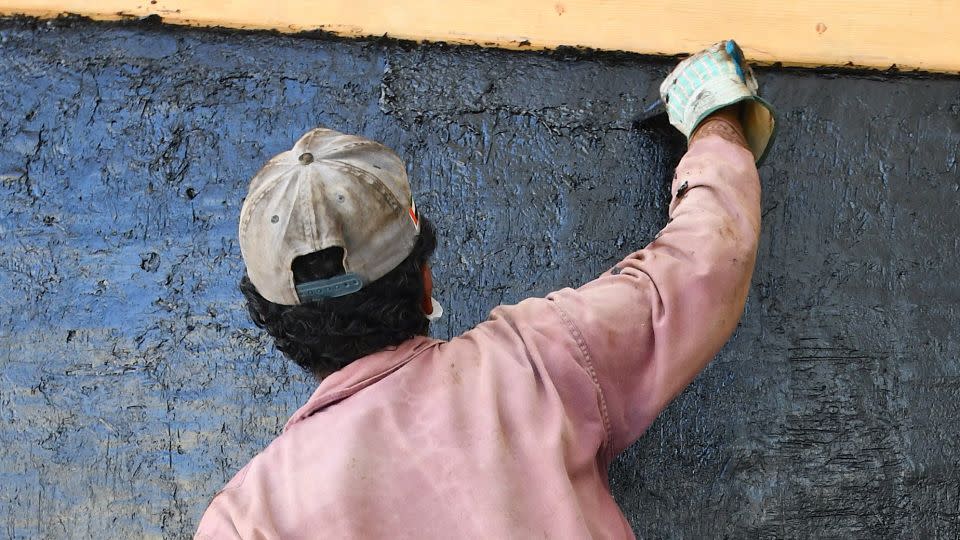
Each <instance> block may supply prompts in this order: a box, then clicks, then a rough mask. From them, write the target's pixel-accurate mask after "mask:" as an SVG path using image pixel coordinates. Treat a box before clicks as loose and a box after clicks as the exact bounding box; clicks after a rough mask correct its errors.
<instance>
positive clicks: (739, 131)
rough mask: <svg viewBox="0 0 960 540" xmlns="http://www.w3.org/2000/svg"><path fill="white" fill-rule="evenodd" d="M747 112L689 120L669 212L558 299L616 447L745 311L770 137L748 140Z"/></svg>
mask: <svg viewBox="0 0 960 540" xmlns="http://www.w3.org/2000/svg"><path fill="white" fill-rule="evenodd" d="M691 60H694V59H691ZM688 62H689V61H688ZM681 67H683V64H681ZM678 69H680V68H678ZM747 69H749V68H747ZM675 73H676V72H675ZM751 77H752V75H751ZM670 80H671V79H669V78H668V79H667V83H669V82H670ZM667 83H665V84H667ZM681 84H683V83H681ZM693 97H694V98H695V97H696V96H695V93H694V96H693ZM675 101H676V100H675ZM701 101H702V100H701ZM747 109H748V107H746V106H745V105H744V104H743V103H740V102H735V104H733V105H729V104H728V105H727V106H726V107H723V108H720V109H714V110H708V111H706V112H705V113H704V115H703V116H702V117H700V118H696V119H695V120H696V121H695V122H691V124H690V126H689V131H685V134H686V135H688V137H689V150H688V152H687V154H686V155H685V156H684V158H683V159H682V160H681V162H680V165H679V166H678V168H677V172H676V176H675V178H674V180H673V186H672V189H673V193H674V196H673V199H672V202H671V204H670V212H669V215H670V218H669V220H668V224H667V226H666V227H664V228H663V230H662V231H661V232H660V234H658V235H657V237H656V239H655V240H654V241H653V242H651V243H650V244H649V245H648V246H647V247H645V248H644V249H642V250H640V251H637V252H635V253H632V254H630V255H628V256H627V257H626V258H624V259H623V260H622V261H621V262H620V263H618V264H617V265H616V266H615V267H614V268H613V269H611V270H610V271H608V272H606V273H604V274H603V275H601V276H600V277H599V278H598V279H596V280H594V281H591V282H590V283H588V284H586V285H584V286H583V287H581V288H579V289H577V290H570V289H567V290H563V291H559V292H557V293H554V294H553V295H551V297H550V298H551V299H552V300H554V301H555V303H556V306H557V307H558V308H559V309H560V310H561V312H562V313H563V315H564V317H565V318H566V319H567V320H569V321H570V323H571V324H570V326H571V327H572V331H573V332H574V333H576V334H579V337H578V341H579V342H581V343H582V344H583V346H582V348H581V349H582V355H583V359H582V362H583V363H584V365H585V367H586V368H587V369H588V370H590V371H592V373H593V375H594V378H595V379H596V381H597V384H598V385H599V389H600V393H601V399H602V407H603V409H604V413H605V415H606V416H607V418H606V420H607V423H608V426H609V430H610V437H611V445H610V446H611V455H612V454H613V453H614V452H617V451H620V450H622V449H623V448H625V447H626V446H627V445H629V444H630V443H632V442H633V441H634V440H635V439H636V438H637V437H639V436H640V435H641V434H642V433H643V431H644V430H645V429H646V428H647V427H648V426H649V425H650V423H651V422H652V421H653V420H654V418H656V416H657V415H658V414H659V413H660V411H661V410H663V408H664V407H666V405H667V404H668V403H669V402H670V401H671V400H672V399H673V398H674V397H675V396H676V395H677V394H678V393H679V392H680V391H681V390H682V389H683V388H684V387H685V386H686V385H687V384H689V383H690V381H691V380H692V379H693V378H694V377H695V376H696V375H697V374H698V373H699V372H700V371H701V370H702V369H703V368H704V367H705V366H706V365H707V363H708V362H709V361H710V360H711V359H712V358H713V357H714V356H715V355H716V353H717V352H718V351H719V350H720V348H721V347H722V346H723V344H724V342H725V341H726V340H727V339H728V338H729V337H730V335H731V333H732V332H733V330H734V329H735V327H736V325H737V321H738V320H739V318H740V315H741V314H742V312H743V307H744V303H745V302H746V298H747V293H748V291H749V287H750V278H751V275H752V273H753V266H754V261H755V257H756V251H757V242H758V239H759V234H760V181H759V177H758V174H757V169H756V166H755V164H754V160H755V157H757V156H759V155H762V154H763V150H764V149H765V147H766V142H767V141H769V135H770V133H767V134H766V136H765V138H764V139H763V140H764V144H763V147H762V148H760V149H759V151H758V150H757V148H755V147H752V146H751V144H750V140H751V136H753V138H754V139H757V138H758V137H760V136H762V134H761V135H758V134H756V133H753V134H751V133H749V126H748V129H747V132H746V133H745V130H744V124H747V123H748V121H746V120H744V117H745V116H746V115H749V114H752V113H750V112H749V111H748V110H747ZM671 119H673V113H671ZM770 125H771V126H772V119H771V124H770ZM754 127H755V126H754ZM681 129H682V128H681Z"/></svg>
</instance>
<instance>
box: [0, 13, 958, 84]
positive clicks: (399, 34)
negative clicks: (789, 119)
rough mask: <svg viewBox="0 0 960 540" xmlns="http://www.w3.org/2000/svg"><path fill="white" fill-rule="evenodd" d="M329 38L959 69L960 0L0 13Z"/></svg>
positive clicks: (944, 69)
mask: <svg viewBox="0 0 960 540" xmlns="http://www.w3.org/2000/svg"><path fill="white" fill-rule="evenodd" d="M67 13H71V14H78V15H83V16H87V17H90V18H93V19H98V20H116V19H122V18H128V17H145V16H147V15H159V16H160V17H162V18H163V20H164V21H165V22H167V23H172V24H183V25H191V26H219V27H227V28H238V29H270V30H278V31H281V32H301V31H307V30H325V31H328V32H331V33H334V34H338V35H342V36H351V37H360V36H381V35H387V36H390V37H395V38H401V39H412V40H429V41H445V42H452V43H470V44H478V45H482V46H490V47H503V48H511V49H521V48H531V49H549V48H555V47H559V46H574V47H590V48H594V49H601V50H618V51H630V52H636V53H642V54H667V55H673V54H683V53H690V52H694V51H697V50H699V49H702V48H703V47H705V46H707V45H709V44H710V43H713V42H715V41H718V40H721V39H726V38H730V37H733V38H736V39H737V41H738V42H739V43H740V44H741V46H742V47H743V49H744V51H745V53H746V54H747V56H748V58H750V59H751V60H752V61H755V62H758V63H773V62H781V63H783V64H784V65H792V66H853V67H868V68H881V69H886V68H889V67H891V66H897V67H898V68H900V69H902V70H912V69H919V70H924V71H937V72H947V73H960V30H958V27H960V0H909V1H902V0H900V1H892V0H886V1H883V0H881V1H876V0H871V1H867V0H846V1H843V0H840V1H837V0H805V1H801V0H785V1H783V2H776V3H771V2H760V1H748V0H715V1H712V2H711V1H708V0H656V1H646V2H642V1H629V0H484V1H476V0H474V1H468V0H449V1H442V0H419V1H417V0H393V1H383V0H381V1H374V0H327V1H316V2H310V1H307V0H274V1H271V2H263V1H260V0H224V1H220V0H102V1H96V0H0V15H18V14H21V15H30V16H36V17H56V16H58V15H61V14H67Z"/></svg>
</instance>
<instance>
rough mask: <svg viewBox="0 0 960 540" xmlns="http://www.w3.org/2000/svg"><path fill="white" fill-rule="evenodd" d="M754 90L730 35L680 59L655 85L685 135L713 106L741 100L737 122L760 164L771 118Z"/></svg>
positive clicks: (772, 130) (773, 123)
mask: <svg viewBox="0 0 960 540" xmlns="http://www.w3.org/2000/svg"><path fill="white" fill-rule="evenodd" d="M758 89H759V86H758V84H757V79H756V77H754V75H753V70H752V69H750V66H749V64H747V63H746V61H745V60H744V59H743V51H741V50H740V47H739V46H738V45H737V44H736V42H734V41H733V40H732V39H731V40H728V41H721V42H720V43H716V44H714V45H713V46H712V47H710V48H709V49H707V50H705V51H701V52H699V53H697V54H695V55H693V56H691V57H690V58H687V59H686V60H684V61H683V62H680V64H679V65H677V67H676V68H675V69H674V70H673V72H672V73H670V75H669V76H667V78H666V80H664V81H663V84H661V85H660V97H661V99H663V102H664V104H665V105H666V108H667V115H668V116H669V118H670V123H671V124H673V126H674V127H676V128H677V129H679V130H680V131H681V132H682V133H683V134H684V135H686V136H687V139H689V138H690V135H691V134H692V133H693V132H694V131H695V130H696V129H697V126H698V125H700V122H702V121H703V119H704V118H706V117H707V116H709V115H710V114H711V113H713V112H714V111H717V110H719V109H722V108H724V107H727V106H729V105H734V104H736V103H743V108H742V112H741V116H740V121H741V124H742V125H743V130H744V136H745V137H746V139H747V145H748V146H749V147H750V150H751V151H752V152H753V157H754V159H756V161H757V163H758V164H759V163H760V162H762V161H763V158H764V157H766V154H767V149H768V148H769V147H770V143H772V142H773V136H774V133H775V131H776V130H775V127H776V119H775V117H774V113H773V108H772V107H771V106H770V104H769V103H767V102H766V101H764V100H763V99H762V98H761V97H760V94H759V92H758Z"/></svg>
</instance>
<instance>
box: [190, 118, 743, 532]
mask: <svg viewBox="0 0 960 540" xmlns="http://www.w3.org/2000/svg"><path fill="white" fill-rule="evenodd" d="M681 188H682V189H681ZM678 190H680V191H681V195H680V196H677V195H676V193H677V192H678ZM673 193H674V197H673V200H672V201H671V205H670V220H669V222H668V224H667V225H666V227H665V228H664V229H663V230H662V231H661V233H660V234H659V235H658V236H657V237H656V239H655V240H654V241H653V242H651V243H650V244H649V245H648V246H647V247H645V248H644V249H641V250H639V251H636V252H634V253H631V254H629V255H628V256H627V257H626V258H624V259H623V260H622V261H620V262H619V263H617V264H616V266H614V267H613V268H612V269H611V270H609V271H607V272H605V273H603V274H602V275H600V276H599V277H598V278H597V279H594V280H592V281H590V282H589V283H586V284H585V285H583V286H581V287H579V288H577V289H563V290H560V291H557V292H554V293H552V294H550V295H548V296H547V297H546V298H533V299H528V300H525V301H523V302H521V303H519V304H517V305H513V306H500V307H497V308H496V309H494V310H493V311H492V312H491V314H490V317H489V319H488V320H487V321H485V322H483V323H481V324H480V325H478V326H477V327H475V328H473V329H472V330H470V331H468V332H466V333H465V334H463V335H461V336H459V337H457V338H454V339H452V340H450V341H449V342H443V341H437V340H433V339H429V338H426V337H417V338H414V339H411V340H409V341H407V342H405V343H402V344H401V345H399V346H397V347H395V348H391V349H389V350H384V351H381V352H378V353H375V354H373V355H370V356H367V357H364V358H361V359H359V360H357V361H355V362H353V363H352V364H350V365H348V366H347V367H345V368H344V369H342V370H340V371H338V372H336V373H334V374H332V375H330V376H329V377H327V378H326V379H324V380H323V381H322V383H321V384H320V385H319V387H318V388H317V390H316V392H315V393H314V394H313V395H312V397H310V399H309V400H308V401H307V403H306V404H305V405H304V406H303V407H302V408H300V409H299V410H298V411H297V412H296V413H295V414H294V415H293V417H292V418H290V420H289V421H288V422H287V424H286V427H285V428H284V431H283V433H282V434H281V435H280V436H279V437H277V438H276V439H275V440H274V441H273V442H272V443H271V444H270V445H269V446H268V447H267V448H266V449H264V450H263V451H262V452H261V453H260V454H259V455H257V456H256V457H254V458H253V459H252V460H251V461H250V462H249V463H247V465H246V466H245V467H243V468H242V469H241V470H240V471H239V472H238V473H237V474H236V476H234V478H233V479H232V480H230V482H229V483H228V484H227V485H226V487H224V488H223V489H222V490H221V491H220V492H219V493H218V494H217V495H216V497H215V498H214V499H213V501H212V503H211V504H210V506H209V507H208V509H207V511H206V513H205V514H204V516H203V519H202V520H201V523H200V526H199V529H198V531H197V537H198V538H202V539H220V538H258V539H259V538H270V539H273V538H283V539H298V538H632V537H633V533H632V531H631V528H630V526H629V524H628V522H627V521H626V519H625V518H624V516H623V514H622V513H621V511H620V509H619V508H618V506H617V504H616V502H615V501H614V499H613V497H612V496H611V494H610V490H609V485H608V479H607V467H608V465H609V464H610V462H611V460H612V459H613V458H614V456H616V455H617V453H619V452H620V451H622V450H623V449H625V448H626V447H627V446H628V445H630V444H631V443H632V442H634V441H635V440H636V439H637V438H638V437H640V435H641V434H642V433H643V432H644V430H645V429H647V427H648V426H649V425H650V424H651V422H653V420H654V418H656V416H657V415H658V414H659V413H660V411H661V410H663V408H664V407H665V406H666V405H667V404H668V403H669V402H670V400H672V399H673V397H674V396H676V395H677V393H679V392H680V391H681V390H682V389H683V388H684V387H685V386H686V385H687V384H688V383H689V382H690V381H691V380H692V379H693V378H694V377H695V376H696V374H697V373H699V372H700V371H701V370H702V369H703V368H704V366H705V365H706V364H707V363H708V362H709V361H710V359H711V358H712V357H713V356H714V355H716V353H717V352H718V351H719V349H720V347H721V346H722V345H723V343H724V342H725V341H726V340H727V338H728V337H729V336H730V334H731V333H732V332H733V330H734V328H735V326H736V324H737V321H738V320H739V317H740V314H741V313H742V311H743V306H744V302H745V301H746V296H747V292H748V289H749V285H750V276H751V274H752V271H753V266H754V259H755V256H756V250H757V241H758V236H759V230H760V183H759V178H758V175H757V170H756V167H755V166H754V163H753V156H752V155H751V154H750V152H748V151H747V150H745V149H744V148H742V147H740V146H738V145H736V144H733V143H731V142H728V141H726V140H725V139H723V138H721V137H718V136H705V137H702V138H699V139H697V140H695V141H694V142H693V143H692V144H691V146H690V148H689V151H688V152H687V154H686V155H685V157H684V158H683V160H682V161H681V163H680V165H679V166H678V169H677V174H676V177H675V179H674V181H673Z"/></svg>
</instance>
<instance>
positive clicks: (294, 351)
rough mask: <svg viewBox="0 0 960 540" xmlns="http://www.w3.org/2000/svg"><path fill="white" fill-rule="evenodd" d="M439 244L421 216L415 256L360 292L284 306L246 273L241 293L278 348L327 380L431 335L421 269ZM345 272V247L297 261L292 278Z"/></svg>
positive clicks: (299, 280) (300, 280)
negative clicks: (265, 294)
mask: <svg viewBox="0 0 960 540" xmlns="http://www.w3.org/2000/svg"><path fill="white" fill-rule="evenodd" d="M436 247H437V234H436V231H435V229H434V227H433V224H432V223H430V221H429V220H427V219H426V218H425V217H422V216H421V217H420V235H419V237H417V241H416V244H415V245H414V247H413V251H412V252H411V253H410V255H409V256H407V258H406V259H404V261H403V262H402V263H400V265H399V266H397V267H396V268H394V269H393V270H391V271H390V272H389V273H388V274H387V275H385V276H383V277H381V278H380V279H378V280H376V281H374V282H372V283H369V284H367V285H366V286H365V287H364V288H363V289H360V290H359V291H357V292H355V293H352V294H348V295H346V296H341V297H339V298H325V299H323V300H318V301H315V302H308V303H304V304H301V305H298V306H285V305H281V304H274V303H273V302H270V301H269V300H267V299H265V298H264V297H262V296H260V293H259V292H257V289H256V287H254V286H253V283H252V282H251V281H250V278H249V277H248V276H247V275H246V274H244V276H243V278H241V280H240V292H242V293H243V296H244V297H246V299H247V310H248V311H249V312H250V319H251V320H252V321H253V323H254V324H256V325H257V326H258V327H260V328H263V329H264V330H266V331H267V333H268V334H270V336H272V337H273V339H274V343H275V344H276V346H277V349H279V350H280V351H281V352H283V354H285V355H286V356H287V357H289V358H290V359H291V360H293V361H294V362H296V364H297V365H298V366H300V367H301V368H303V369H305V370H307V371H308V372H310V373H311V374H313V375H314V376H315V377H317V378H320V379H322V378H323V377H326V376H327V375H329V374H330V373H333V372H334V371H336V370H338V369H340V368H342V367H344V366H346V365H347V364H349V363H350V362H353V361H354V360H356V359H357V358H360V357H363V356H366V355H368V354H371V353H374V352H377V351H379V350H381V349H383V348H385V347H389V346H391V345H399V344H400V343H402V342H404V341H406V340H407V339H410V338H411V337H413V336H416V335H427V332H428V330H429V328H430V321H429V320H427V318H426V316H425V315H424V312H423V308H422V307H421V306H422V300H423V292H424V283H423V275H422V273H421V269H422V267H423V265H424V263H426V262H427V261H429V260H430V257H431V256H432V255H433V251H434V249H436ZM343 272H344V269H343V249H341V248H329V249H325V250H322V251H318V252H315V253H311V254H309V255H303V256H300V257H297V258H296V259H294V261H293V277H294V281H295V282H296V283H298V284H299V283H303V282H307V281H313V280H317V279H326V278H330V277H333V276H336V275H339V274H342V273H343Z"/></svg>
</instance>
